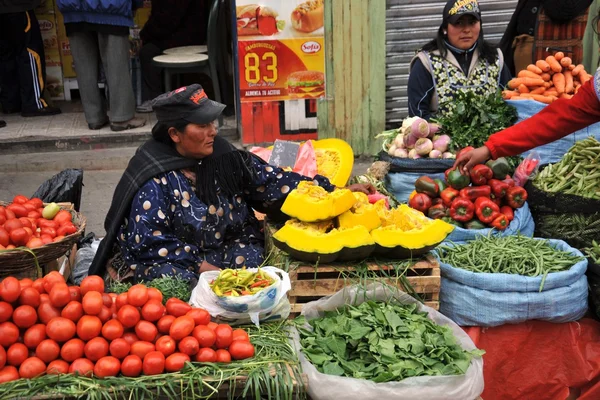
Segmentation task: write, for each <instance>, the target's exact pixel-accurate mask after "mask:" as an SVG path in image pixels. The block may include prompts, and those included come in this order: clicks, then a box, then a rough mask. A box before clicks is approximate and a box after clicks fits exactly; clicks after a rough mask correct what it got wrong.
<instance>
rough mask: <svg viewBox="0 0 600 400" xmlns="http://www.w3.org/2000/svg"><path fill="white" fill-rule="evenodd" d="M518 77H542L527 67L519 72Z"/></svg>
mask: <svg viewBox="0 0 600 400" xmlns="http://www.w3.org/2000/svg"><path fill="white" fill-rule="evenodd" d="M536 68H537V67H536ZM517 77H519V78H532V79H540V78H541V76H540V74H536V73H535V72H531V71H529V70H527V69H524V70H522V71H519V73H518V74H517Z"/></svg>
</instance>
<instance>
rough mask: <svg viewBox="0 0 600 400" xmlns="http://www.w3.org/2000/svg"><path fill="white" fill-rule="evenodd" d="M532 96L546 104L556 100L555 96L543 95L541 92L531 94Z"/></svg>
mask: <svg viewBox="0 0 600 400" xmlns="http://www.w3.org/2000/svg"><path fill="white" fill-rule="evenodd" d="M531 98H532V99H533V100H536V101H539V102H541V103H545V104H551V103H552V102H553V101H554V100H556V98H555V97H551V96H543V95H541V94H534V95H532V96H531Z"/></svg>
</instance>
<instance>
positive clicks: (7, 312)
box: [0, 301, 13, 322]
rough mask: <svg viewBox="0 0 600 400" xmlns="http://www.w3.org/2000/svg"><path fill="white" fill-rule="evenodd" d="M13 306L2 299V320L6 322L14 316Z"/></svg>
mask: <svg viewBox="0 0 600 400" xmlns="http://www.w3.org/2000/svg"><path fill="white" fill-rule="evenodd" d="M12 313H13V306H11V305H10V303H7V302H5V301H0V322H5V321H8V320H9V319H10V317H12Z"/></svg>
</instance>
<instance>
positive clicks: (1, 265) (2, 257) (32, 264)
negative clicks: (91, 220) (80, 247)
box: [0, 202, 86, 279]
mask: <svg viewBox="0 0 600 400" xmlns="http://www.w3.org/2000/svg"><path fill="white" fill-rule="evenodd" d="M6 204H7V203H3V202H0V205H6ZM67 211H69V212H70V213H71V214H72V215H73V224H75V226H77V227H78V229H77V232H75V233H72V234H70V235H68V236H65V237H64V238H63V239H62V240H61V241H58V242H54V243H48V244H46V245H44V246H41V247H37V248H35V249H28V248H25V247H19V248H16V249H12V250H0V278H4V277H6V276H14V277H15V278H31V279H37V278H40V277H41V276H42V270H41V268H40V265H42V264H45V263H48V262H50V261H54V260H56V259H57V258H59V257H62V256H63V255H65V254H66V253H67V251H69V250H70V249H71V248H72V247H73V244H75V243H76V242H77V241H78V240H79V239H80V238H81V236H82V235H83V232H84V231H85V224H86V219H85V217H84V216H83V215H82V214H81V213H78V212H76V211H74V210H67Z"/></svg>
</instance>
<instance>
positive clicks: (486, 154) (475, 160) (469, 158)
mask: <svg viewBox="0 0 600 400" xmlns="http://www.w3.org/2000/svg"><path fill="white" fill-rule="evenodd" d="M491 156H492V154H491V153H490V150H489V149H488V148H487V147H485V146H482V147H479V148H477V149H475V150H469V151H465V152H463V153H462V154H461V155H460V156H459V157H458V158H457V159H456V161H455V162H454V168H458V169H459V170H460V169H462V170H463V171H464V172H468V171H470V170H471V168H473V167H474V166H475V165H477V164H483V163H484V162H486V161H487V160H489V159H490V158H491Z"/></svg>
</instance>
